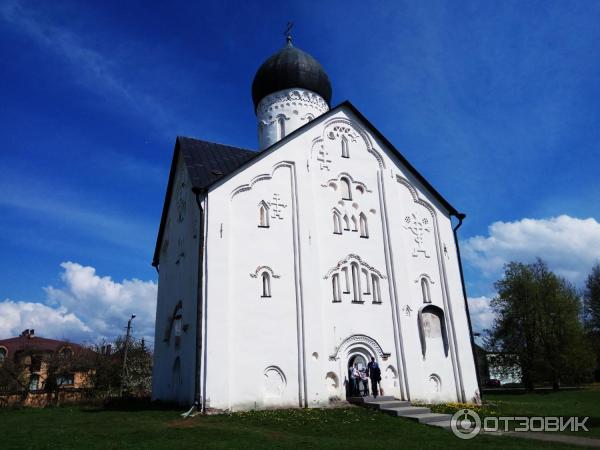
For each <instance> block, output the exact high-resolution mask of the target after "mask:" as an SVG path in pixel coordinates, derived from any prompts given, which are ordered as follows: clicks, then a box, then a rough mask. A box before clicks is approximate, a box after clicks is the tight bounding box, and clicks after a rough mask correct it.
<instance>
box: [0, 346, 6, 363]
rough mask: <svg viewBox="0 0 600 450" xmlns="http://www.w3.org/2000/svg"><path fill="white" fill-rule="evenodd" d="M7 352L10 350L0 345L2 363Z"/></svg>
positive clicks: (0, 361) (0, 360)
mask: <svg viewBox="0 0 600 450" xmlns="http://www.w3.org/2000/svg"><path fill="white" fill-rule="evenodd" d="M7 354H8V351H7V350H6V349H5V348H4V347H0V364H2V363H3V362H4V360H5V359H6V355H7Z"/></svg>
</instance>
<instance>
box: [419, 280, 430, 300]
mask: <svg viewBox="0 0 600 450" xmlns="http://www.w3.org/2000/svg"><path fill="white" fill-rule="evenodd" d="M421 293H422V294H423V303H431V292H430V290H429V281H427V278H425V277H423V278H421Z"/></svg>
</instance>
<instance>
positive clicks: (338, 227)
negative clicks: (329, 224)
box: [333, 211, 342, 234]
mask: <svg viewBox="0 0 600 450" xmlns="http://www.w3.org/2000/svg"><path fill="white" fill-rule="evenodd" d="M333 233H334V234H342V220H341V219H340V213H339V212H337V211H333Z"/></svg>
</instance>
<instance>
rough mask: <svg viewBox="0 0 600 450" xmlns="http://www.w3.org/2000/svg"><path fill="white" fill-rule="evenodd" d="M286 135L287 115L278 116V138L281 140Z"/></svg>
mask: <svg viewBox="0 0 600 450" xmlns="http://www.w3.org/2000/svg"><path fill="white" fill-rule="evenodd" d="M284 137H285V116H279V117H278V118H277V140H278V141H280V140H281V139H283V138H284Z"/></svg>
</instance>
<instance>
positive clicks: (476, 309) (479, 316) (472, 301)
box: [469, 296, 494, 333]
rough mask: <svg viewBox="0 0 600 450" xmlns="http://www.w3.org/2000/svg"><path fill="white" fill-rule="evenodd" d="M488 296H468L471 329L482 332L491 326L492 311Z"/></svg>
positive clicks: (492, 320) (492, 319)
mask: <svg viewBox="0 0 600 450" xmlns="http://www.w3.org/2000/svg"><path fill="white" fill-rule="evenodd" d="M490 300H491V299H490V297H486V296H482V297H474V298H472V297H469V315H470V316H471V325H472V326H473V331H475V332H479V333H480V332H482V331H483V330H485V329H489V328H491V327H492V324H493V323H494V313H493V312H492V309H491V308H490Z"/></svg>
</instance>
